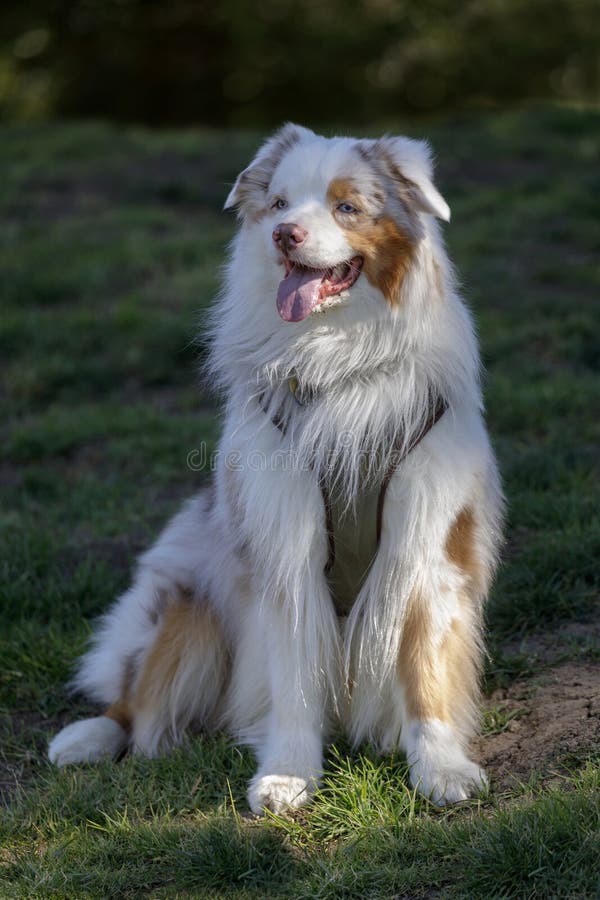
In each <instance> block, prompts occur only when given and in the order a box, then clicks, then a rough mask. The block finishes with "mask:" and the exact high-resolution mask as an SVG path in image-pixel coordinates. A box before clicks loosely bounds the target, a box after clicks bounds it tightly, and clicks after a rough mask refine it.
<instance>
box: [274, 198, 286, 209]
mask: <svg viewBox="0 0 600 900" xmlns="http://www.w3.org/2000/svg"><path fill="white" fill-rule="evenodd" d="M286 206H287V203H286V201H285V200H282V199H281V197H278V198H277V200H275V202H274V203H272V204H271V209H285V208H286Z"/></svg>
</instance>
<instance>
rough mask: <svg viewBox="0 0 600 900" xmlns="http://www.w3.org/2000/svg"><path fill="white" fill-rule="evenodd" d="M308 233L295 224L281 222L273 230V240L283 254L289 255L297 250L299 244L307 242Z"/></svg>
mask: <svg viewBox="0 0 600 900" xmlns="http://www.w3.org/2000/svg"><path fill="white" fill-rule="evenodd" d="M307 234H308V231H307V230H306V229H305V228H301V227H300V225H296V224H295V223H294V222H280V223H279V225H277V226H276V227H275V228H274V229H273V240H274V242H275V244H276V246H277V247H278V248H279V249H280V250H281V251H282V252H283V253H289V252H290V250H295V248H296V247H297V246H298V244H301V243H302V242H303V241H305V240H306V236H307Z"/></svg>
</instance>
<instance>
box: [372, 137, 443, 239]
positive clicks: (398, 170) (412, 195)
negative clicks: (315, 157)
mask: <svg viewBox="0 0 600 900" xmlns="http://www.w3.org/2000/svg"><path fill="white" fill-rule="evenodd" d="M359 149H360V152H361V153H362V154H363V155H364V156H365V157H367V158H369V159H370V160H371V161H373V162H374V163H376V164H378V165H379V166H380V167H381V166H383V168H384V171H385V173H386V175H388V176H389V177H390V178H391V179H392V182H393V185H394V188H395V189H396V190H397V192H398V195H399V196H400V198H401V199H402V200H404V201H405V202H406V203H408V204H409V205H410V206H412V208H413V209H416V210H418V211H419V212H425V213H430V214H431V215H433V216H437V217H438V219H443V220H444V222H449V221H450V207H449V206H448V204H447V203H446V201H445V200H444V198H443V197H442V195H441V194H440V192H439V191H438V190H437V188H436V187H435V185H434V183H433V162H432V153H431V148H430V146H429V144H428V143H427V142H426V141H417V140H414V139H413V138H407V137H383V138H381V139H380V140H378V141H361V142H360V146H359Z"/></svg>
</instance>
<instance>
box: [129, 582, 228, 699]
mask: <svg viewBox="0 0 600 900" xmlns="http://www.w3.org/2000/svg"><path fill="white" fill-rule="evenodd" d="M221 640H222V637H221V626H220V623H219V621H218V620H217V616H216V614H215V613H214V612H213V611H212V609H211V608H210V607H209V606H208V604H207V603H204V602H201V601H196V600H193V599H192V598H191V597H190V595H189V594H187V596H186V597H185V598H183V599H178V600H177V601H174V602H171V603H170V604H169V605H168V606H167V608H166V610H165V613H164V616H163V621H162V624H161V626H160V631H159V633H158V636H157V638H156V640H155V642H154V644H153V646H152V647H151V649H150V652H149V653H148V655H147V657H146V659H145V662H144V666H143V669H142V671H141V672H140V675H139V680H138V682H137V684H136V687H135V698H134V700H135V703H134V706H135V708H136V712H137V710H138V709H139V710H144V709H149V708H157V707H158V708H161V707H162V706H164V705H165V704H168V695H169V691H170V689H171V686H172V685H173V682H174V681H175V678H176V677H177V673H178V670H179V669H180V668H181V667H185V666H186V662H187V660H188V658H189V656H190V655H191V656H193V657H197V656H198V654H201V653H202V652H203V648H204V647H206V646H207V645H215V644H218V643H219V642H221Z"/></svg>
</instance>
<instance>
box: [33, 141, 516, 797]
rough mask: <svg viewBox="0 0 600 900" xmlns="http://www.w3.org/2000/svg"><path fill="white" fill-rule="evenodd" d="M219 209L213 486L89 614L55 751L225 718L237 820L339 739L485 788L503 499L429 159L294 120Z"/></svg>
mask: <svg viewBox="0 0 600 900" xmlns="http://www.w3.org/2000/svg"><path fill="white" fill-rule="evenodd" d="M225 208H226V209H236V210H237V213H238V218H239V220H240V227H239V229H238V232H237V235H236V237H235V239H234V241H233V244H232V248H231V258H230V261H229V263H228V267H227V269H226V276H225V285H224V289H223V292H222V294H221V296H220V298H219V299H218V301H217V303H216V304H215V306H214V309H213V312H212V316H211V320H210V323H209V331H210V336H211V350H210V359H209V363H208V370H209V373H210V375H211V377H212V379H213V382H214V384H215V386H216V387H217V389H218V390H220V391H221V392H222V394H223V397H224V427H223V433H222V436H221V439H220V444H219V448H218V453H217V459H216V464H215V467H214V473H213V478H212V483H211V484H210V486H208V487H206V488H205V489H204V490H202V491H201V492H200V493H199V494H198V495H197V496H195V497H194V498H193V499H191V500H190V501H189V502H188V503H187V504H186V505H185V506H184V507H183V509H182V510H181V511H180V512H179V513H178V514H177V515H176V516H175V517H174V519H173V520H172V521H171V522H170V523H169V524H168V525H167V527H166V529H165V531H164V532H163V533H162V535H161V536H160V537H159V538H158V541H157V542H156V544H155V545H154V546H153V547H152V549H150V550H149V551H148V552H146V553H145V554H144V555H143V556H142V557H141V559H140V560H139V564H138V568H137V574H136V575H135V579H134V582H133V586H132V587H131V588H130V589H129V590H128V591H127V592H126V593H125V594H124V595H123V596H122V597H120V599H118V600H117V602H116V603H115V605H114V606H113V607H112V608H111V609H110V611H109V612H108V614H107V615H106V616H105V617H104V619H103V620H102V621H101V623H100V625H99V627H98V629H97V631H96V634H95V637H94V639H93V642H92V645H91V647H90V649H89V650H88V651H87V652H86V654H85V655H84V656H83V658H82V659H81V661H80V663H79V666H78V670H77V674H76V676H75V678H74V687H75V688H76V689H78V690H79V691H82V692H84V693H85V694H86V695H87V696H88V697H89V698H90V699H91V700H93V701H95V702H97V703H98V704H101V705H102V706H103V707H104V708H105V711H104V712H103V714H102V715H100V716H96V717H94V718H89V719H85V720H82V721H78V722H75V723H73V724H70V725H68V726H67V727H66V728H64V729H63V730H62V731H61V732H59V734H58V735H56V736H55V737H54V739H53V740H52V741H51V743H50V746H49V757H50V759H51V760H52V761H53V762H54V763H56V764H57V765H58V766H63V765H66V764H69V763H77V762H84V761H94V760H98V759H100V758H101V757H105V756H111V757H118V756H119V755H120V754H122V753H123V752H124V751H126V750H127V749H130V750H131V751H132V752H135V753H141V754H146V755H148V756H155V755H157V754H160V753H163V752H164V751H166V750H168V748H169V747H171V746H172V745H174V744H176V743H177V742H179V741H181V739H182V736H183V735H184V734H185V733H186V731H187V730H188V729H190V728H202V729H206V730H210V729H215V728H219V729H226V730H227V732H228V733H229V734H231V735H232V736H233V737H234V738H235V739H236V740H238V741H239V742H242V743H245V744H249V745H250V746H251V747H252V748H253V749H254V751H255V753H256V757H257V761H258V770H257V772H256V774H255V776H254V777H253V778H252V780H251V782H250V785H249V791H248V800H249V805H250V808H251V809H252V810H253V811H254V812H255V813H258V814H260V813H262V812H263V811H264V810H265V809H269V810H272V811H275V812H282V811H284V810H289V809H293V808H296V807H299V806H301V805H302V804H304V803H305V802H307V801H308V800H309V798H310V797H311V795H312V794H313V793H314V791H315V790H316V788H317V787H318V784H319V779H320V776H321V774H322V766H323V747H324V743H325V742H326V741H327V739H328V737H331V735H332V734H334V733H337V732H339V731H342V730H343V731H344V732H345V733H346V734H347V735H348V736H349V737H350V739H351V740H352V741H353V742H354V743H355V744H357V743H359V742H362V741H365V740H369V741H371V742H373V743H374V744H375V745H376V746H377V747H378V748H379V749H380V750H381V751H382V752H384V753H386V752H390V751H392V750H393V749H394V748H397V747H399V748H401V749H402V750H403V751H404V752H405V754H406V758H407V762H408V765H409V773H410V775H409V777H410V781H411V784H412V785H413V786H414V787H416V788H418V790H419V791H421V792H422V793H423V794H424V795H426V796H427V797H429V798H430V799H431V800H432V801H433V802H434V803H436V804H439V805H443V804H448V803H453V802H456V801H461V800H464V799H466V798H467V797H469V796H472V795H473V794H475V793H478V792H480V791H481V790H482V789H484V788H485V786H486V776H485V774H484V772H483V771H482V770H481V769H480V768H479V766H478V765H477V764H476V763H475V762H473V761H472V760H471V759H470V757H469V755H468V741H469V739H470V737H471V736H472V735H473V733H474V730H475V729H476V727H477V719H478V703H479V680H480V669H481V661H482V657H483V640H482V635H483V625H482V609H483V603H484V600H485V597H486V595H487V593H488V590H489V586H490V582H491V579H492V577H493V573H494V570H495V567H496V562H497V558H498V548H499V544H500V534H501V522H502V507H503V500H502V493H501V486H500V482H499V476H498V472H497V466H496V462H495V458H494V454H493V450H492V448H491V446H490V442H489V439H488V435H487V431H486V427H485V424H484V419H483V411H482V399H481V391H480V382H479V378H480V362H479V356H478V348H477V342H476V338H475V336H474V329H473V325H472V321H471V317H470V314H469V312H468V311H467V309H466V307H465V305H464V303H463V301H462V300H461V298H460V296H459V293H458V290H457V284H456V280H455V276H454V274H453V269H452V267H451V264H450V262H449V260H448V257H447V254H446V251H445V249H444V244H443V240H442V237H441V232H440V227H439V224H438V222H437V221H436V220H437V219H441V220H443V221H449V219H450V211H449V208H448V206H447V204H446V202H445V200H444V199H443V198H442V196H441V195H440V193H439V192H438V190H437V189H436V187H435V186H434V183H433V180H432V159H431V151H430V149H429V146H428V145H427V144H426V143H425V142H421V141H416V140H413V139H409V138H406V137H390V136H386V137H383V138H381V139H378V140H363V139H351V138H346V137H336V138H325V137H321V136H319V135H316V134H315V133H313V132H312V131H310V130H309V129H307V128H303V127H301V126H297V125H293V124H288V125H286V126H284V127H283V128H282V129H280V130H279V131H278V132H277V133H276V134H275V135H274V136H273V137H271V138H270V139H269V140H268V141H267V142H266V143H265V144H264V145H263V146H262V147H261V148H260V150H259V151H258V153H257V154H256V156H255V158H254V159H253V160H252V162H251V163H250V165H249V166H248V168H246V169H245V170H244V171H243V172H242V173H241V174H240V175H239V177H238V178H237V180H236V182H235V184H234V186H233V188H232V190H231V192H230V194H229V196H228V198H227V201H226V203H225Z"/></svg>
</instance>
